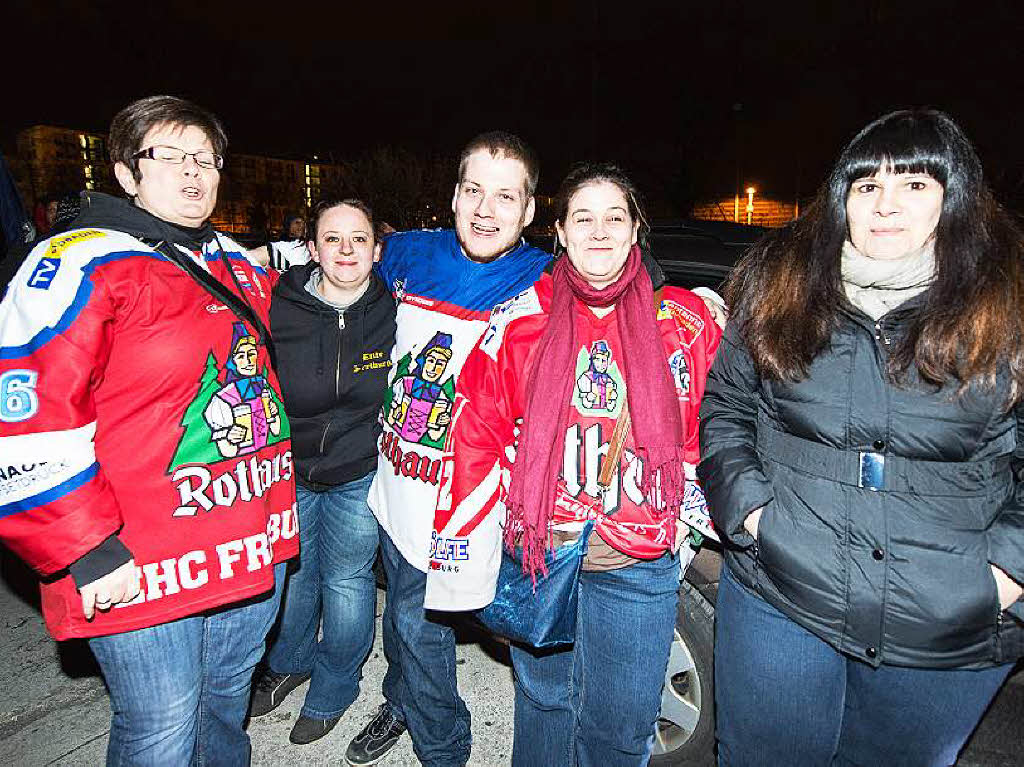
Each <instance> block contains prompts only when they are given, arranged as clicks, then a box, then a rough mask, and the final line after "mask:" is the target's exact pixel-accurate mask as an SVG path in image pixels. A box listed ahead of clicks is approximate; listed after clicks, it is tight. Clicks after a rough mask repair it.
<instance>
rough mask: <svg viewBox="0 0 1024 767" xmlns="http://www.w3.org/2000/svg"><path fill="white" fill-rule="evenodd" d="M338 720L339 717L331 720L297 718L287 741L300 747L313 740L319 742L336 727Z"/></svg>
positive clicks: (306, 717)
mask: <svg viewBox="0 0 1024 767" xmlns="http://www.w3.org/2000/svg"><path fill="white" fill-rule="evenodd" d="M340 719H341V717H340V716H336V717H334V718H332V719H310V718H309V717H308V716H299V718H298V719H297V720H295V726H294V727H292V732H291V735H289V736H288V740H290V741H291V742H292V743H296V744H298V745H300V746H304V745H306V744H307V743H312V742H313V741H314V740H319V739H320V738H322V737H323V736H324V735H326V734H327V733H329V732H330V731H331V730H333V729H334V725H336V724H337V723H338V721H339V720H340Z"/></svg>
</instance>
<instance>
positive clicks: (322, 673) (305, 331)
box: [250, 200, 395, 743]
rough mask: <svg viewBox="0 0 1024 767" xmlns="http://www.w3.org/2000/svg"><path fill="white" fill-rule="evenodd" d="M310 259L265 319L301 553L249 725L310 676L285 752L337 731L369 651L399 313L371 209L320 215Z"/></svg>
mask: <svg viewBox="0 0 1024 767" xmlns="http://www.w3.org/2000/svg"><path fill="white" fill-rule="evenodd" d="M309 250H310V254H311V256H312V259H313V260H312V261H311V262H310V263H308V264H306V265H304V266H300V267H296V268H294V269H290V270H288V271H287V272H285V273H284V274H283V275H282V276H281V279H280V281H279V282H278V284H277V287H276V288H275V290H274V300H273V303H272V305H271V309H270V323H271V333H272V334H273V337H274V343H275V347H276V350H277V360H278V364H277V369H278V375H279V377H280V379H281V391H282V395H283V397H284V404H285V410H286V411H287V412H288V413H289V420H290V423H291V428H292V450H293V453H294V457H295V468H296V471H295V478H296V483H297V487H296V494H297V496H298V510H299V535H300V540H301V543H302V548H301V552H300V555H299V566H298V569H296V570H295V571H294V572H292V573H291V574H290V576H289V579H288V584H287V587H286V592H285V598H284V605H283V607H282V609H281V617H280V633H279V634H278V636H277V639H276V640H275V641H274V643H273V645H272V646H271V649H270V652H269V653H268V656H267V669H266V670H265V672H264V673H263V674H262V675H261V677H260V678H259V679H258V680H257V683H256V686H255V693H254V694H253V699H252V706H251V708H250V713H251V714H252V715H253V716H261V715H263V714H266V713H268V712H270V711H272V710H273V709H274V708H276V707H277V706H278V705H280V703H281V701H282V700H284V697H285V696H286V695H287V694H288V693H289V692H291V691H292V690H294V689H295V688H296V687H297V686H299V685H300V684H301V683H302V682H304V681H305V680H306V679H308V678H310V676H312V679H311V681H310V687H309V691H308V692H307V693H306V699H305V703H304V704H303V707H302V712H301V714H300V716H299V718H298V719H297V720H296V722H295V725H294V727H293V728H292V732H291V735H290V739H291V741H292V742H293V743H309V742H310V741H313V740H316V739H317V738H320V737H323V736H324V735H326V734H327V733H328V732H329V731H330V730H331V728H333V727H334V725H335V724H337V722H338V720H339V719H340V718H341V715H342V714H343V713H344V712H345V709H347V708H348V707H349V705H351V704H352V702H353V701H354V700H355V699H356V696H357V694H358V692H359V670H360V668H361V666H362V663H363V660H364V659H365V658H366V655H367V653H368V652H369V650H370V646H371V644H372V642H373V619H374V605H375V596H376V587H375V582H374V576H373V572H372V567H373V562H374V560H375V558H376V554H377V546H378V538H377V535H378V534H377V522H376V520H375V519H374V517H373V514H372V513H371V512H370V509H369V507H368V506H367V505H366V497H367V494H368V492H369V488H370V483H371V482H372V480H373V475H374V470H375V469H376V466H377V446H376V442H377V436H378V434H379V430H380V427H379V425H378V420H377V414H378V412H379V411H380V407H381V403H382V402H383V400H384V391H385V389H386V387H387V376H388V371H389V367H390V352H391V347H392V346H393V345H394V340H395V302H394V299H393V298H392V297H391V294H390V293H389V292H388V291H387V289H386V288H385V286H384V283H383V282H382V281H381V279H380V278H379V277H378V276H377V275H376V273H375V272H374V270H373V264H374V262H375V261H376V260H377V259H378V258H379V255H380V246H379V244H378V243H377V241H376V236H375V233H374V222H373V215H372V213H371V211H370V209H369V207H367V206H366V205H365V204H364V203H362V202H360V201H359V200H343V201H340V202H339V201H325V202H322V203H320V204H319V205H317V207H316V208H315V209H314V211H313V217H312V225H311V231H310V240H309ZM321 615H322V616H323V638H322V639H320V640H319V641H317V629H318V627H319V624H320V617H321Z"/></svg>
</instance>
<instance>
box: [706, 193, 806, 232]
mask: <svg viewBox="0 0 1024 767" xmlns="http://www.w3.org/2000/svg"><path fill="white" fill-rule="evenodd" d="M747 205H748V200H747V197H746V196H745V195H744V196H742V197H740V198H739V201H738V203H737V198H735V197H726V198H723V199H721V200H714V201H711V202H701V203H697V204H696V205H694V206H693V210H692V211H691V212H690V215H691V216H692V217H693V218H696V219H699V220H701V221H732V222H736V223H740V224H746V223H750V224H752V225H753V226H771V227H777V226H783V225H785V224H788V223H789V222H790V221H792V220H793V219H795V218H796V217H797V216H798V215H799V214H800V211H799V209H798V208H797V206H796V204H795V203H793V202H783V201H781V200H773V199H772V198H770V197H758V196H757V195H754V199H753V202H752V207H753V209H752V210H750V211H748V210H747ZM748 212H749V213H750V220H749V221H748V220H747V213H748Z"/></svg>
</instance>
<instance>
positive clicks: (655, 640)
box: [427, 164, 722, 767]
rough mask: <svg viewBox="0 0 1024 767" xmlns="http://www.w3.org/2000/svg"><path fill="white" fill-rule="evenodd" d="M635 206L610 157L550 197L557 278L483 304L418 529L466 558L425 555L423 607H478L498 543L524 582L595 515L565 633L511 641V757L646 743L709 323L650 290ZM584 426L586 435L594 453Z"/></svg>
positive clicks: (489, 589) (492, 578)
mask: <svg viewBox="0 0 1024 767" xmlns="http://www.w3.org/2000/svg"><path fill="white" fill-rule="evenodd" d="M638 200H639V193H638V192H637V189H636V188H635V186H634V185H633V183H632V181H631V180H630V179H629V178H628V177H627V176H626V175H625V174H624V173H623V172H622V171H621V170H619V169H618V168H617V167H615V166H614V165H610V164H585V165H581V166H578V167H576V168H574V169H573V170H572V171H571V172H570V173H569V175H568V176H567V177H566V178H565V180H564V181H563V182H562V185H561V188H560V189H559V191H558V194H557V195H556V196H555V214H556V217H557V221H556V223H555V227H556V230H557V236H558V241H557V242H558V244H557V246H556V250H555V258H556V260H555V265H554V268H553V269H552V271H551V274H550V275H548V274H545V275H543V276H542V277H541V278H540V279H539V280H538V281H537V282H536V284H535V285H534V286H533V287H531V288H530V289H529V290H527V291H526V292H524V293H521V294H520V295H518V296H516V297H515V298H513V299H511V300H510V301H508V302H506V303H504V304H502V305H500V306H498V307H497V308H496V309H495V310H494V312H493V314H492V320H491V324H490V327H489V328H488V330H487V333H486V334H485V336H484V338H483V340H482V341H481V342H480V344H479V346H478V347H477V348H476V349H474V350H473V352H472V353H471V354H470V356H469V359H468V360H467V361H466V364H465V366H464V367H463V369H462V376H461V378H460V379H459V389H458V396H457V399H456V402H455V412H456V413H457V414H458V415H457V417H456V419H455V420H454V423H453V424H452V433H451V435H450V437H449V440H448V444H447V450H446V453H447V454H450V457H451V460H452V464H451V466H450V468H448V469H447V470H446V471H445V472H444V481H443V484H442V490H441V497H442V500H443V503H442V504H440V505H439V509H438V513H437V516H436V518H435V525H434V536H433V538H432V540H434V541H437V542H438V546H437V548H438V550H443V549H444V547H443V546H442V542H445V541H459V542H460V543H461V544H462V545H463V546H464V547H465V551H467V552H468V554H467V556H465V557H455V558H449V556H448V554H447V552H446V553H445V555H444V556H440V555H438V556H437V558H436V559H434V560H432V562H431V564H432V565H434V566H432V567H431V570H430V572H429V575H428V579H427V606H428V607H431V608H435V609H441V610H476V609H479V608H482V607H485V606H486V605H487V604H489V603H490V602H491V601H492V600H493V598H494V594H495V586H496V580H497V576H498V565H499V563H500V549H501V546H502V538H504V544H505V547H506V548H507V549H510V550H512V549H518V550H521V551H522V560H523V566H524V568H526V569H527V570H529V571H531V572H533V573H538V571H539V570H540V568H541V565H542V563H543V561H544V555H545V551H546V550H547V549H548V548H549V546H552V545H555V546H557V545H560V544H562V543H567V542H569V541H575V540H576V539H577V538H579V536H580V534H581V530H582V529H583V527H584V525H585V523H586V522H587V521H590V520H593V521H594V522H595V527H594V532H593V534H592V535H591V536H590V538H589V541H588V549H587V554H586V556H585V558H584V560H583V572H582V573H581V574H580V583H579V609H578V620H577V625H576V635H575V641H574V642H573V643H572V644H569V645H563V646H560V647H557V648H550V647H548V648H544V649H543V650H536V649H534V648H530V647H525V646H522V645H519V644H515V643H513V644H512V645H511V653H512V666H513V668H514V671H515V673H514V680H515V739H514V742H513V746H512V765H513V767H537V766H538V765H558V766H559V767H561V766H562V765H576V764H579V765H590V766H592V767H598V766H599V765H600V767H641V766H642V765H646V764H647V763H648V760H649V757H650V752H651V747H652V745H653V743H654V737H655V727H656V724H657V720H658V711H659V710H660V708H661V689H662V687H663V686H664V683H665V673H666V669H667V667H668V659H669V651H670V649H671V647H672V640H673V637H674V636H675V625H676V609H677V604H678V598H679V594H678V592H679V574H680V558H681V554H680V547H681V546H682V545H683V542H684V540H685V539H686V537H687V534H688V533H689V528H688V527H687V525H686V524H685V523H684V522H682V521H681V519H680V515H681V513H682V511H683V498H684V492H685V490H686V486H687V484H688V483H689V484H691V485H692V477H693V475H692V473H690V481H689V482H688V480H687V479H686V474H687V473H689V472H687V471H686V470H685V469H684V467H685V466H687V465H688V466H689V467H690V471H691V472H692V468H693V466H694V465H695V464H696V463H697V461H698V459H699V457H700V455H699V449H698V438H697V408H698V407H699V405H700V400H701V395H702V394H703V390H704V380H705V377H706V375H707V370H708V367H709V366H710V364H711V360H712V359H713V357H714V353H715V350H716V349H717V347H718V342H719V339H720V338H721V335H722V332H721V329H720V328H719V326H718V325H717V324H716V322H715V321H714V319H713V318H712V316H711V313H710V311H709V310H708V309H707V308H706V307H705V305H704V303H703V302H702V300H701V299H700V298H699V297H697V296H696V295H694V294H693V293H691V292H690V291H688V290H683V289H682V288H664V290H663V291H661V292H659V293H658V294H657V298H656V294H655V292H654V287H653V284H652V281H651V278H650V276H649V275H648V273H647V269H646V268H645V266H644V262H643V259H642V258H641V254H640V251H641V246H642V245H645V244H646V236H647V229H648V227H647V223H646V221H645V219H644V215H643V211H642V209H641V207H640V204H639V201H638ZM580 370H583V373H582V374H581V373H580ZM680 373H685V375H680ZM619 424H626V426H625V427H624V428H625V439H624V442H623V443H622V444H623V446H624V449H623V452H622V457H621V458H620V459H619V462H618V465H615V466H614V467H613V469H612V472H613V473H612V474H611V480H610V482H611V484H610V485H609V492H607V493H605V492H603V490H602V489H601V486H600V485H599V484H598V478H599V474H600V473H603V472H604V464H603V463H602V462H599V461H598V452H599V451H598V445H599V444H601V443H603V444H604V447H603V450H604V451H605V453H606V454H607V452H608V451H609V450H610V447H609V446H608V442H609V441H610V439H611V435H612V434H613V433H614V432H615V431H616V430H618V429H619V428H620V427H619ZM584 433H585V434H587V435H591V434H594V435H599V436H597V439H596V440H594V443H593V448H594V449H593V451H591V448H590V447H585V448H581V442H582V441H583V440H581V438H580V435H581V434H584ZM572 435H576V436H574V437H573V436H572ZM586 441H587V442H588V443H589V442H590V437H589V436H588V437H587V438H586ZM581 452H583V453H586V458H581V456H580V453H581ZM513 456H514V459H513ZM447 457H448V456H447V455H446V459H447ZM500 477H509V480H508V481H507V482H506V481H502V480H500V479H499V478H500ZM692 489H693V488H691V490H692ZM506 509H507V517H506V516H505V515H506ZM502 528H503V531H502ZM685 548H686V551H685V552H684V553H685V554H687V555H688V558H689V557H692V551H691V550H690V547H689V546H688V545H686V547H685ZM496 553H497V554H498V556H496V555H495V554H496ZM688 558H687V560H684V561H688ZM452 559H454V562H453V561H452ZM545 596H546V593H545V591H544V589H543V585H540V586H539V587H538V591H537V594H536V595H535V598H536V599H538V600H542V599H544V598H545ZM527 598H529V597H527ZM542 604H544V603H542ZM550 608H551V610H552V612H554V610H555V608H556V606H555V605H551V606H550Z"/></svg>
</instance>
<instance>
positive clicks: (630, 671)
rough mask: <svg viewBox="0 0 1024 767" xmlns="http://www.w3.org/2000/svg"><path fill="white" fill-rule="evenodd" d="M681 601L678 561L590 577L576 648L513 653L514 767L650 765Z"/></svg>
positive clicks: (584, 579)
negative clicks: (648, 762) (679, 601)
mask: <svg viewBox="0 0 1024 767" xmlns="http://www.w3.org/2000/svg"><path fill="white" fill-rule="evenodd" d="M678 598H679V558H678V557H677V556H675V555H670V554H666V555H665V556H663V557H660V558H659V559H655V560H652V561H646V562H640V563H638V564H635V565H631V566H629V567H624V568H622V569H619V570H608V571H605V572H587V571H584V572H583V573H582V574H581V577H580V596H579V612H578V617H577V626H576V642H575V643H574V644H573V645H571V646H569V647H565V648H558V649H556V650H554V651H552V650H535V649H533V648H526V647H521V646H518V645H512V648H511V649H512V665H513V667H514V668H515V691H516V692H515V694H516V700H515V741H514V743H513V746H512V765H513V767H638V765H639V766H641V767H642V766H643V765H646V764H647V761H648V759H649V758H650V751H651V746H652V745H653V743H654V728H655V725H656V723H657V719H658V712H659V711H660V710H661V689H662V686H663V685H664V682H665V671H666V669H667V668H668V655H669V651H670V650H671V646H672V638H673V636H674V632H675V621H676V605H677V602H678Z"/></svg>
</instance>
